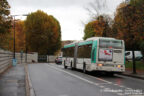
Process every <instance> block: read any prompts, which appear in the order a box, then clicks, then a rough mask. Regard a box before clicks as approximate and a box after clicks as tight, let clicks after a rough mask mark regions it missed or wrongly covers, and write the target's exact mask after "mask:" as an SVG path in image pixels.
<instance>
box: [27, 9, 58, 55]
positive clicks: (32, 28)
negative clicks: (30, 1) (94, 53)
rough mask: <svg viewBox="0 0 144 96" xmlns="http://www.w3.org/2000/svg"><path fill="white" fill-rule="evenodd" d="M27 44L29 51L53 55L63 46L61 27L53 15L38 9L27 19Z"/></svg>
mask: <svg viewBox="0 0 144 96" xmlns="http://www.w3.org/2000/svg"><path fill="white" fill-rule="evenodd" d="M25 31H26V46H27V48H28V51H35V52H38V53H39V54H48V55H53V54H54V53H55V52H56V51H58V50H59V49H60V47H61V28H60V24H59V22H58V21H57V20H56V19H55V18H54V17H53V16H52V15H48V14H46V13H44V12H43V11H40V10H38V11H37V12H33V13H31V14H29V15H28V16H27V19H26V21H25Z"/></svg>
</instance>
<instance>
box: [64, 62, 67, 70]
mask: <svg viewBox="0 0 144 96" xmlns="http://www.w3.org/2000/svg"><path fill="white" fill-rule="evenodd" d="M64 68H65V69H67V66H66V64H65V61H64Z"/></svg>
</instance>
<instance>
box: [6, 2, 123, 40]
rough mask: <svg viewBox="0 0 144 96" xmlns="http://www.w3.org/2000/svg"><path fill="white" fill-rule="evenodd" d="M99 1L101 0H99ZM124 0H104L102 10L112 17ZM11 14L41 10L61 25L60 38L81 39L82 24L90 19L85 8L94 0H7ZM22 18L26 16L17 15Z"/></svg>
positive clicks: (82, 33) (82, 32)
mask: <svg viewBox="0 0 144 96" xmlns="http://www.w3.org/2000/svg"><path fill="white" fill-rule="evenodd" d="M100 1H101V0H100ZM122 1H124V0H106V2H107V3H106V5H107V8H106V9H104V10H103V11H102V12H103V13H105V14H110V16H112V17H113V15H114V12H115V10H116V7H117V6H118V5H119V4H120V3H121V2H122ZM8 2H9V5H10V6H11V9H10V10H11V15H22V14H29V13H31V12H35V11H37V10H42V11H44V12H46V13H47V14H48V15H53V16H54V17H55V18H56V19H57V20H58V21H59V22H60V25H61V34H62V40H82V38H83V36H84V26H85V24H86V23H88V22H89V21H90V20H91V16H90V15H89V12H88V11H87V10H86V8H90V3H93V4H95V0H8ZM16 18H17V19H22V20H24V19H25V18H26V17H24V16H18V17H16Z"/></svg>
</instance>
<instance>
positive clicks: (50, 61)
mask: <svg viewBox="0 0 144 96" xmlns="http://www.w3.org/2000/svg"><path fill="white" fill-rule="evenodd" d="M56 57H57V56H53V55H47V62H49V63H54V62H55V59H56Z"/></svg>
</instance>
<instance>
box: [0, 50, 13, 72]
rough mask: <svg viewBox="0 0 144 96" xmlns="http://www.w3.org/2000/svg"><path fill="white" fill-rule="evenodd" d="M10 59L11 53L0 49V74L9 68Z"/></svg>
mask: <svg viewBox="0 0 144 96" xmlns="http://www.w3.org/2000/svg"><path fill="white" fill-rule="evenodd" d="M12 58H13V54H12V52H9V51H4V50H1V49H0V73H2V72H4V71H5V70H6V69H7V68H8V67H9V66H11V65H12Z"/></svg>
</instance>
